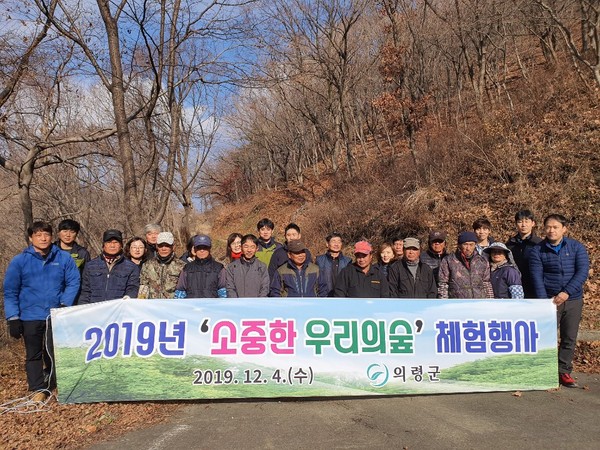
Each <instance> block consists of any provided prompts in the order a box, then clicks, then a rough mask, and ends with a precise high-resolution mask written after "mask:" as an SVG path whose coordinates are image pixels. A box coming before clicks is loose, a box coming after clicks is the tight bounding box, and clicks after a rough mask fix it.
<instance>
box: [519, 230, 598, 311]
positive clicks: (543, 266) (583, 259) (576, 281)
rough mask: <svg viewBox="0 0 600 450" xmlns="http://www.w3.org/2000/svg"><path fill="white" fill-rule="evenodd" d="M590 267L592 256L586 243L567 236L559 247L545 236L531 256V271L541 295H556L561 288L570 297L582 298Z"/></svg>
mask: <svg viewBox="0 0 600 450" xmlns="http://www.w3.org/2000/svg"><path fill="white" fill-rule="evenodd" d="M589 269H590V259H589V256H588V253H587V250H586V249H585V247H584V246H583V244H581V243H580V242H578V241H576V240H575V239H570V238H567V237H564V238H563V240H562V242H561V245H560V247H559V248H558V249H557V248H552V246H551V245H550V243H549V242H548V241H547V240H546V239H544V240H543V241H542V242H540V243H539V244H538V245H536V246H535V248H534V249H533V251H532V252H531V255H530V257H529V271H530V273H531V280H532V281H533V288H534V289H535V296H536V297H537V298H550V297H554V296H555V295H557V294H559V293H560V292H566V293H567V294H569V300H576V299H580V298H582V297H583V284H584V283H585V280H586V279H587V277H588V271H589Z"/></svg>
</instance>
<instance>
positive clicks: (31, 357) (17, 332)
mask: <svg viewBox="0 0 600 450" xmlns="http://www.w3.org/2000/svg"><path fill="white" fill-rule="evenodd" d="M27 234H28V235H29V241H30V242H31V245H30V246H29V247H27V248H26V249H25V250H24V251H23V252H22V253H21V254H19V255H17V256H15V257H14V258H13V259H12V261H11V262H10V264H9V266H8V268H7V269H6V275H5V277H4V312H5V314H6V318H7V320H8V326H9V332H10V335H11V336H12V337H13V338H15V339H19V338H20V337H21V336H23V340H24V342H25V371H26V373H27V384H28V386H29V390H30V391H34V392H36V393H35V394H34V396H33V397H32V400H34V401H44V400H46V397H47V393H48V392H49V391H50V390H51V389H53V388H54V384H55V374H54V367H53V359H54V358H53V356H54V355H53V351H52V350H53V349H52V327H51V326H50V321H49V317H50V308H59V307H61V306H71V305H72V304H73V301H74V300H75V297H76V295H77V292H78V291H79V281H80V280H79V270H78V269H77V265H76V264H75V261H74V260H73V258H71V255H69V253H67V252H64V251H62V250H60V249H59V248H58V247H57V246H56V245H53V244H52V226H51V225H50V224H49V223H46V222H34V223H33V224H32V225H31V226H30V227H29V229H28V230H27Z"/></svg>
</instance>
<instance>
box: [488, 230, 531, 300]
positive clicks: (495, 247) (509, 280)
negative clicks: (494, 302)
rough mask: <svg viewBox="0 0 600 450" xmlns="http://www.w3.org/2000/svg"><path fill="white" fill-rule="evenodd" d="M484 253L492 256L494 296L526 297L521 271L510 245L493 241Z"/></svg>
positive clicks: (491, 276) (491, 275) (491, 278)
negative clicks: (509, 247)
mask: <svg viewBox="0 0 600 450" xmlns="http://www.w3.org/2000/svg"><path fill="white" fill-rule="evenodd" d="M483 253H485V254H486V255H489V258H490V270H491V274H490V282H491V283H492V288H493V289H494V298H515V299H521V298H525V295H524V293H523V285H522V284H521V273H520V272H519V269H517V266H516V264H515V260H514V259H513V255H512V252H511V251H510V250H509V249H508V247H507V246H506V245H504V244H503V243H502V242H492V243H491V244H490V246H489V247H487V248H486V249H484V250H483Z"/></svg>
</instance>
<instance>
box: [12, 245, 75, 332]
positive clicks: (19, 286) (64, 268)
mask: <svg viewBox="0 0 600 450" xmlns="http://www.w3.org/2000/svg"><path fill="white" fill-rule="evenodd" d="M78 291H79V270H78V269H77V265H76V264H75V261H73V258H71V255H69V254H68V253H67V252H64V251H62V250H60V249H59V248H58V247H57V246H56V245H52V247H51V248H50V252H49V253H48V255H47V256H46V258H43V257H42V256H41V255H40V254H39V253H38V252H36V251H35V249H34V248H33V246H31V245H30V246H29V247H27V248H26V249H25V250H23V252H22V253H20V254H19V255H17V256H15V257H14V258H13V259H12V261H11V262H10V264H9V266H8V269H7V270H6V275H5V277H4V312H5V313H6V318H7V319H10V318H12V317H18V318H20V319H21V320H46V317H48V315H49V314H50V308H58V307H59V306H61V305H64V306H71V305H72V304H73V301H74V300H75V297H76V296H77V292H78Z"/></svg>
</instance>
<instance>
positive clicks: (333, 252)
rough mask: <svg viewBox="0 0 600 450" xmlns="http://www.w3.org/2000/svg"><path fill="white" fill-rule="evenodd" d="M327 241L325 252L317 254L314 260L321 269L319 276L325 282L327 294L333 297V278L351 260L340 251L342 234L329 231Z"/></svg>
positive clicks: (335, 277) (334, 278)
mask: <svg viewBox="0 0 600 450" xmlns="http://www.w3.org/2000/svg"><path fill="white" fill-rule="evenodd" d="M325 241H326V242H327V252H325V253H324V254H323V255H319V256H317V260H316V261H315V262H316V264H317V266H319V270H320V271H321V277H322V278H323V280H324V281H325V283H327V296H328V297H333V292H334V289H335V280H336V279H337V276H338V274H339V273H340V272H341V271H342V269H343V268H344V267H346V266H347V265H348V264H350V263H351V262H352V260H351V259H350V258H348V257H347V256H345V255H344V254H343V253H342V247H343V246H344V245H343V241H342V235H341V234H339V233H336V232H335V231H334V232H333V233H330V234H328V235H327V237H326V238H325Z"/></svg>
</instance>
